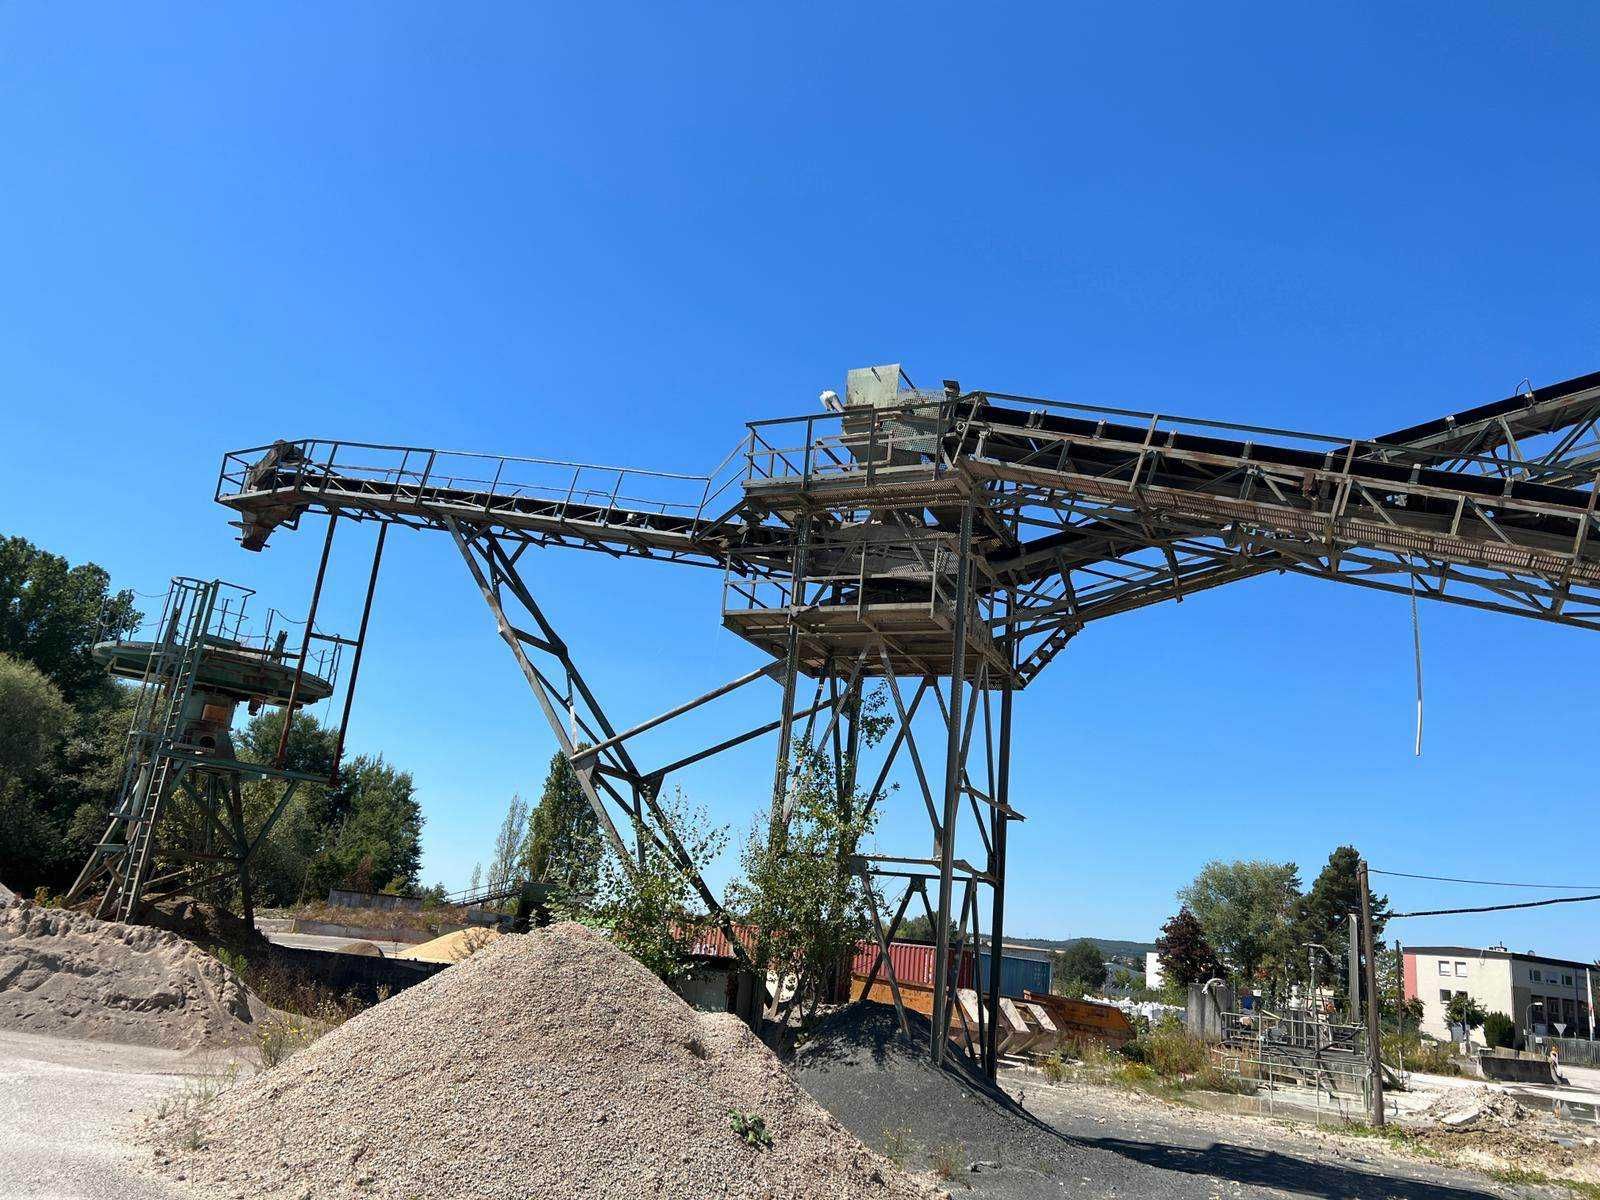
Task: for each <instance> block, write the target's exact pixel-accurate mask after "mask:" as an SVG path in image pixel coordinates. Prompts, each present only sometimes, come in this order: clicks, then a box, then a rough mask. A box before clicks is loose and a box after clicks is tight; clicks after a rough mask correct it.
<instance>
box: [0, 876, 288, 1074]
mask: <svg viewBox="0 0 1600 1200" xmlns="http://www.w3.org/2000/svg"><path fill="white" fill-rule="evenodd" d="M266 1015H267V1010H266V1008H265V1006H264V1005H262V1003H261V1001H260V1000H258V999H256V997H255V996H254V994H253V993H251V992H250V990H249V989H248V988H246V987H245V986H244V984H243V983H242V982H240V980H239V977H238V976H237V975H235V974H234V973H233V972H232V971H230V970H229V969H228V968H227V967H225V966H223V965H222V964H221V963H219V962H218V961H217V960H216V959H214V958H212V957H211V956H210V955H209V954H207V953H205V952H204V951H203V950H201V949H199V948H198V947H196V946H195V945H193V944H192V943H190V942H186V941H184V939H183V938H181V937H178V936H177V935H176V934H173V933H167V932H164V931H163V930H160V929H151V928H150V927H148V926H145V925H124V924H121V923H120V922H117V921H97V920H95V919H94V918H93V917H90V916H85V915H84V914H83V913H77V912H72V911H70V910H68V909H64V908H41V907H39V906H38V905H35V904H29V903H27V902H26V901H18V902H15V903H12V904H9V905H6V906H4V907H0V1029H15V1030H20V1031H22V1032H24V1033H44V1034H52V1035H56V1036H60V1037H76V1038H92V1039H95V1040H97V1041H108V1042H129V1043H133V1044H135V1045H141V1046H164V1047H167V1048H169V1049H175V1050H207V1049H220V1048H224V1047H233V1046H239V1045H242V1044H245V1043H248V1042H250V1041H252V1040H253V1038H254V1031H255V1023H256V1022H257V1021H258V1020H260V1019H261V1018H263V1017H265V1016H266Z"/></svg>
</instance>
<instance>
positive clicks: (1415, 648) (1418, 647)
mask: <svg viewBox="0 0 1600 1200" xmlns="http://www.w3.org/2000/svg"><path fill="white" fill-rule="evenodd" d="M1411 651H1412V656H1413V658H1414V659H1415V660H1416V664H1417V744H1416V748H1415V750H1414V751H1413V752H1412V756H1413V757H1415V758H1421V757H1422V623H1421V622H1420V621H1419V620H1418V619H1417V573H1416V571H1415V570H1413V571H1412V572H1411Z"/></svg>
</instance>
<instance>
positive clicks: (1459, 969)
mask: <svg viewBox="0 0 1600 1200" xmlns="http://www.w3.org/2000/svg"><path fill="white" fill-rule="evenodd" d="M1466 977H1467V964H1466V963H1464V962H1459V961H1458V962H1457V963H1456V978H1457V979H1465V978H1466Z"/></svg>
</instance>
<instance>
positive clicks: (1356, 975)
mask: <svg viewBox="0 0 1600 1200" xmlns="http://www.w3.org/2000/svg"><path fill="white" fill-rule="evenodd" d="M1345 958H1346V961H1347V965H1348V969H1347V970H1346V971H1345V983H1346V985H1347V986H1348V987H1349V989H1350V1024H1352V1025H1359V1024H1361V917H1360V915H1359V914H1357V913H1351V914H1350V936H1349V937H1348V938H1347V939H1346V942H1345Z"/></svg>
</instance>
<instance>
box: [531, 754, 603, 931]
mask: <svg viewBox="0 0 1600 1200" xmlns="http://www.w3.org/2000/svg"><path fill="white" fill-rule="evenodd" d="M604 854H605V844H604V843H603V842H602V840H601V833H600V823H599V821H598V819H597V818H596V817H595V814H594V809H593V808H591V807H590V805H589V799H588V797H587V796H585V795H584V794H583V789H582V787H580V786H579V784H578V776H577V773H576V772H574V771H573V769H572V764H571V763H570V762H568V761H567V756H566V755H565V754H562V753H561V752H560V751H557V752H556V753H555V755H554V756H553V757H552V758H551V759H550V770H549V773H548V774H546V776H545V780H544V790H543V791H542V792H541V793H540V794H539V803H538V804H537V805H536V806H535V807H534V810H533V812H532V813H531V814H530V815H529V817H528V835H527V838H526V840H525V841H524V842H523V846H522V870H523V873H524V874H525V875H526V877H527V878H529V879H532V880H535V881H536V882H539V883H549V884H553V885H555V887H556V890H557V893H558V895H559V896H561V897H564V899H565V902H566V903H567V904H569V905H570V904H574V903H578V902H579V901H580V898H582V897H586V896H589V895H592V894H593V892H594V890H595V887H596V886H597V883H598V875H599V870H600V861H601V858H602V857H603V856H604Z"/></svg>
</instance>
